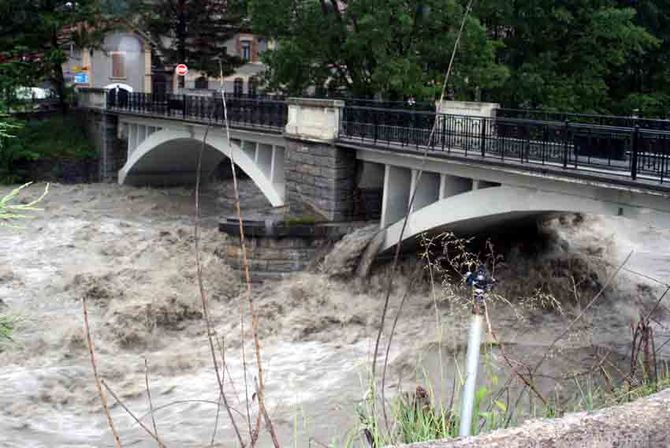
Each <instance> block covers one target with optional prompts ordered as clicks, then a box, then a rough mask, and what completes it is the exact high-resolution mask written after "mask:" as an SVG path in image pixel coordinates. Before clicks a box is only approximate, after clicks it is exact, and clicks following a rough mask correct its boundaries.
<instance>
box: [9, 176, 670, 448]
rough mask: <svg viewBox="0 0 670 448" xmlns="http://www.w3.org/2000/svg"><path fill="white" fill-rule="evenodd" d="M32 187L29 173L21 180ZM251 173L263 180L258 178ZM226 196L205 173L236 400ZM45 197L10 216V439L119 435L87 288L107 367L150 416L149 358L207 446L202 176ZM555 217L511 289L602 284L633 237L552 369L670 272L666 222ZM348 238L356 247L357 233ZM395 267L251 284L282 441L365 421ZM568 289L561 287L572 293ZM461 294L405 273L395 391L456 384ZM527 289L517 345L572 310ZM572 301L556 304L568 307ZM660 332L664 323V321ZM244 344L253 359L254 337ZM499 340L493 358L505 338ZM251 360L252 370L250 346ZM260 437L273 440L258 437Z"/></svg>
mask: <svg viewBox="0 0 670 448" xmlns="http://www.w3.org/2000/svg"><path fill="white" fill-rule="evenodd" d="M39 188H40V186H39V185H36V186H34V187H32V192H29V195H35V194H37V193H38V191H37V190H39ZM243 188H244V190H245V191H253V187H252V186H251V185H249V184H244V185H243ZM0 193H1V192H0ZM231 197H232V192H231V186H230V185H229V184H219V185H211V186H208V187H207V188H206V190H205V192H204V198H203V204H202V215H203V219H202V226H203V231H202V252H203V262H204V278H205V286H206V289H207V292H208V295H209V299H210V307H211V310H210V313H211V319H212V322H213V324H214V327H215V329H216V332H217V334H218V335H219V336H221V337H222V339H223V341H224V346H225V353H226V367H227V376H226V381H227V385H226V389H227V392H228V395H229V399H230V400H231V402H232V405H233V407H234V408H235V409H236V411H239V412H243V410H244V408H245V405H244V403H245V392H244V375H243V367H242V362H241V348H242V344H241V339H242V338H241V336H240V329H239V322H240V320H239V304H240V300H242V299H241V297H242V296H241V293H242V291H243V285H242V284H241V283H240V281H239V278H238V275H237V274H236V273H234V272H233V271H232V270H231V269H230V268H229V267H228V266H226V265H225V264H224V263H223V261H222V260H221V258H220V257H219V256H218V255H217V253H218V251H219V250H221V242H222V241H223V238H225V236H224V235H222V234H220V233H219V232H218V231H217V229H216V224H217V221H218V219H219V218H220V217H222V216H224V215H229V214H230V213H231V211H232V201H231ZM264 206H265V203H264V200H263V198H262V197H261V196H259V195H258V194H256V193H249V194H246V195H245V197H244V201H243V208H244V210H246V211H247V212H249V213H251V212H252V211H253V210H255V209H260V208H263V207H264ZM43 208H44V210H43V211H42V212H39V213H36V214H35V217H34V218H33V219H31V220H28V221H26V222H24V223H22V227H21V228H19V229H8V228H2V227H0V299H1V300H2V304H0V307H2V308H0V312H2V313H4V314H6V315H9V316H13V317H15V318H16V319H17V328H16V330H15V334H14V341H13V342H12V343H10V344H6V345H5V346H3V347H2V348H1V349H0V365H1V366H2V368H0V446H3V447H42V446H44V447H46V446H48V447H88V446H95V447H98V446H112V445H113V441H112V439H111V436H110V434H109V431H108V429H107V426H106V423H105V420H104V417H103V415H102V413H101V412H100V405H99V401H98V396H97V394H96V390H95V384H94V382H93V379H92V374H91V367H90V362H89V358H88V352H87V349H86V344H85V339H84V334H83V317H82V307H81V298H82V297H83V296H85V297H86V298H87V300H88V303H89V308H90V310H89V311H90V314H91V326H92V333H93V338H94V341H95V346H96V351H97V356H98V368H99V370H100V372H101V375H102V376H103V377H104V378H105V379H106V381H107V382H108V383H109V384H110V385H111V387H112V388H113V389H114V390H115V391H116V392H117V393H118V394H119V395H120V396H121V397H122V399H123V400H124V402H125V403H126V404H127V405H128V406H129V407H130V409H132V410H133V411H134V412H135V413H136V414H137V415H138V416H142V418H143V420H144V422H145V423H147V424H150V419H149V417H147V415H146V413H147V411H148V403H147V400H146V396H145V385H144V382H145V363H144V360H145V359H146V360H147V361H148V365H149V373H148V377H149V382H150V384H151V391H152V396H153V402H154V407H155V408H156V413H155V415H156V420H157V427H158V432H159V434H160V436H161V438H162V439H163V440H164V441H165V442H166V443H167V444H168V445H169V446H180V447H195V446H208V445H209V441H210V439H211V437H212V432H213V428H214V426H215V419H216V409H217V407H216V405H215V403H216V401H217V398H218V389H217V386H216V379H215V376H214V372H213V368H212V366H211V359H210V354H209V347H208V344H207V338H206V332H205V324H204V322H203V319H202V312H201V306H200V297H199V295H198V289H197V282H196V276H195V267H194V255H193V224H192V223H193V218H192V216H193V196H192V190H189V189H180V188H175V189H168V190H152V189H138V188H129V187H120V186H116V185H95V184H94V185H75V186H63V185H54V186H52V188H51V192H50V193H49V195H48V196H47V198H46V199H45V201H44V203H43ZM547 226H548V229H549V230H550V232H551V234H552V235H553V237H552V242H551V243H550V247H549V248H547V249H545V251H544V252H543V253H542V254H540V255H538V256H528V255H526V252H524V251H515V250H514V249H512V250H509V251H508V259H507V261H506V263H505V264H503V265H502V267H501V271H500V276H499V283H506V284H507V286H506V288H503V289H504V290H506V291H509V294H510V295H511V296H514V295H515V294H516V295H520V296H521V295H527V293H528V291H529V290H532V289H533V284H534V283H537V282H538V279H542V278H545V277H547V276H550V277H551V276H555V277H557V278H558V280H557V282H558V283H560V281H563V280H566V279H565V278H564V277H566V273H570V272H573V271H578V270H580V269H581V270H582V271H584V270H586V271H588V275H585V276H584V278H583V279H582V280H580V284H579V285H578V288H577V289H578V290H580V291H581V290H583V291H586V292H588V291H589V285H586V286H584V284H583V283H584V282H587V283H588V282H589V281H591V282H593V283H594V285H595V286H594V285H591V288H594V287H597V285H598V282H599V281H600V282H602V281H603V280H604V279H603V278H600V279H599V278H597V277H598V275H597V273H598V272H600V277H603V276H605V275H606V273H607V272H610V271H611V268H608V267H607V266H608V265H610V264H616V263H618V262H620V261H621V260H623V258H624V257H625V256H626V255H627V254H628V252H629V251H631V250H633V251H634V252H633V256H632V257H631V259H630V261H629V263H628V264H627V265H626V269H628V271H626V272H623V273H622V274H621V275H620V276H618V277H617V279H616V281H615V282H614V285H613V287H612V288H610V289H608V291H607V293H606V294H605V295H604V297H603V299H602V300H601V301H600V302H599V304H598V306H596V307H595V308H594V309H593V312H590V313H589V314H588V316H587V317H586V319H585V320H584V322H582V323H581V324H580V325H578V326H577V327H576V328H575V331H574V332H572V333H571V335H570V337H568V338H566V340H565V341H562V342H561V344H559V348H560V353H559V354H557V355H556V356H552V357H550V358H551V359H550V360H549V361H548V362H547V363H546V365H545V367H544V372H549V373H554V374H556V375H558V373H557V372H562V371H565V370H568V369H578V368H583V365H584V363H585V362H586V361H588V360H592V359H594V357H595V356H597V354H596V352H597V351H598V350H602V349H606V350H611V351H613V352H614V353H615V356H623V355H624V354H625V353H626V352H627V350H628V344H629V343H630V330H629V325H630V324H631V323H632V322H634V321H635V319H636V318H637V316H638V315H639V313H640V311H641V310H644V309H648V308H649V306H650V303H652V302H653V299H654V297H655V296H656V295H657V294H658V293H659V291H660V290H661V286H660V285H658V284H656V283H654V282H653V281H651V280H649V279H647V278H645V277H642V276H640V275H639V274H637V273H643V274H645V275H646V276H649V277H654V278H658V279H661V280H664V281H668V280H669V279H670V249H669V246H668V243H669V242H670V231H668V230H659V229H651V228H647V227H644V226H641V225H639V224H637V223H631V222H627V221H625V220H617V219H613V218H607V219H606V218H601V217H587V218H586V219H585V220H583V221H581V220H575V219H566V220H563V221H561V220H555V221H553V222H551V223H549V224H547ZM352 244H353V245H354V246H356V245H358V246H360V241H359V242H356V241H354V242H353V243H352ZM340 250H343V248H340ZM344 250H346V248H344ZM341 258H342V257H338V256H333V257H330V259H341ZM344 258H345V259H346V258H347V257H344ZM411 265H412V263H408V264H406V265H404V266H403V269H402V271H403V272H405V274H401V275H398V276H397V277H396V281H395V288H394V292H393V294H392V301H391V308H390V316H393V315H394V313H395V310H396V309H397V304H398V302H399V300H400V298H401V296H402V295H403V294H404V292H405V290H406V288H407V287H408V285H409V281H408V274H407V272H409V271H410V268H411ZM385 269H387V267H384V266H382V267H380V268H378V269H377V270H376V271H375V272H373V274H372V276H371V277H370V278H369V279H366V280H365V281H361V280H351V279H343V278H342V277H341V276H339V277H338V278H334V277H333V276H331V275H329V273H332V272H337V273H339V272H340V271H339V270H338V268H329V267H327V266H326V268H325V269H323V270H322V273H318V272H315V273H303V274H298V275H295V276H294V277H292V278H290V279H287V280H285V281H282V282H277V283H267V284H264V285H254V291H253V294H254V297H255V299H256V301H257V304H258V308H259V313H260V329H261V338H262V341H263V362H264V367H265V370H266V374H267V377H266V378H267V390H266V396H267V401H268V407H269V411H270V415H271V417H272V418H273V421H274V423H275V425H276V426H277V429H278V432H279V436H280V439H281V441H282V442H283V444H284V445H286V446H288V445H289V444H291V445H294V446H310V445H311V446H323V445H328V444H329V443H335V444H338V443H342V442H343V440H344V439H345V438H346V435H347V432H348V431H349V430H350V429H351V428H353V427H354V426H355V424H356V405H357V403H359V402H360V400H361V399H362V398H363V396H364V394H365V389H366V387H365V382H366V371H367V369H368V366H369V364H370V358H371V353H372V345H373V343H374V337H375V335H376V328H377V326H378V324H379V310H380V308H381V305H382V298H383V285H384V274H385ZM608 269H609V270H608ZM591 270H592V271H593V272H591ZM599 270H600V271H599ZM633 271H634V272H633ZM594 276H595V277H594ZM559 280H560V281H559ZM558 283H557V284H558ZM561 284H562V285H564V286H565V285H566V283H565V282H563V283H561ZM557 288H559V289H560V287H557ZM580 288H581V289H580ZM569 290H570V288H568V287H564V291H556V292H557V295H559V296H560V294H563V295H564V296H565V297H568V296H570V294H568V292H569ZM566 291H568V292H566ZM559 293H560V294H559ZM508 297H509V298H510V301H512V302H514V303H516V302H515V300H516V298H515V297H510V296H509V295H508ZM588 298H590V296H589V297H587V299H588ZM452 299H453V297H451V296H450V295H449V293H447V292H445V291H444V290H443V289H442V288H439V287H438V288H437V290H431V289H430V288H429V287H428V286H427V285H425V284H420V285H418V286H417V287H415V288H414V289H413V292H412V293H411V294H410V296H409V299H408V300H407V304H406V307H405V309H404V311H403V317H402V318H401V319H400V320H399V323H398V328H397V331H396V333H395V336H394V344H393V346H392V349H391V352H390V367H389V381H388V387H389V390H390V393H391V394H392V393H395V392H397V391H399V390H403V391H404V390H412V389H413V387H414V385H416V384H426V383H431V384H432V386H433V387H434V388H435V390H436V394H437V395H438V396H446V392H445V390H447V389H448V388H449V387H450V385H451V384H452V381H453V376H454V371H455V370H454V363H455V361H460V359H461V358H462V349H463V344H464V342H465V341H464V336H463V335H464V329H465V328H466V327H467V309H465V307H462V306H454V303H453V300H452ZM566 300H567V299H566ZM519 303H522V304H523V306H519V307H516V306H515V307H514V309H513V308H511V307H510V306H508V305H505V304H498V305H493V307H492V310H491V315H492V325H493V326H494V327H495V330H496V332H497V334H498V337H499V338H500V339H501V340H502V341H503V342H504V343H505V344H506V345H507V346H508V350H509V352H510V353H511V354H512V355H514V356H518V357H519V358H523V359H528V360H532V359H534V358H533V357H535V358H537V356H539V354H541V353H542V352H543V350H544V348H546V346H547V345H548V344H549V342H550V341H551V340H553V338H554V337H555V335H557V334H558V333H559V332H560V331H561V330H562V329H563V328H564V327H565V325H566V324H567V322H569V320H570V317H571V316H572V315H574V314H570V312H569V311H566V312H565V313H564V314H560V313H558V312H556V311H546V310H541V309H537V307H533V306H532V303H531V305H528V304H529V303H530V302H529V301H525V302H524V301H523V300H522V301H520V302H519ZM575 307H576V305H570V304H567V303H566V304H564V309H566V310H571V309H574V308H575ZM522 308H523V309H522ZM520 310H521V311H520ZM520 314H523V316H520ZM656 314H657V319H658V320H659V322H660V323H661V324H663V323H665V322H666V320H667V319H666V313H665V312H664V309H661V312H658V313H656ZM437 321H439V322H440V324H439V326H438V324H437V323H436V322H437ZM247 329H248V325H247ZM663 334H664V332H663V328H662V327H659V329H658V330H657V337H659V338H660V337H662V336H663ZM438 342H440V344H438ZM245 348H246V354H247V357H248V358H249V360H251V359H252V358H253V356H252V353H253V347H252V345H251V344H250V343H249V341H247V344H246V345H245ZM438 352H439V353H438ZM438 355H440V356H438ZM491 355H492V357H493V358H496V353H495V352H492V353H491ZM499 361H500V360H498V362H499ZM499 364H500V363H499ZM503 370H504V369H501V372H502V371H503ZM249 371H250V373H249V376H248V382H249V383H251V384H253V381H254V379H253V374H252V373H253V363H252V362H250V366H249ZM417 372H419V373H417ZM547 376H549V375H547ZM541 381H544V380H541ZM546 382H547V384H545V385H544V386H545V387H549V380H548V379H547V380H546ZM443 386H444V387H443ZM251 388H252V389H253V386H251ZM252 392H253V391H250V394H251V393H252ZM110 400H111V399H110ZM111 401H112V402H113V400H111ZM112 415H113V417H114V419H115V421H116V422H117V426H118V427H119V431H120V433H121V438H122V440H123V442H124V446H155V442H153V441H151V440H150V439H149V438H148V437H147V436H146V434H145V433H143V432H142V430H141V429H139V428H138V427H137V426H136V425H135V423H134V422H133V421H132V420H131V419H130V418H129V417H128V415H127V414H126V413H125V412H124V411H123V410H122V409H121V408H120V407H119V406H113V408H112ZM236 416H238V417H239V415H237V414H236ZM238 420H239V423H240V424H241V425H242V426H243V427H244V426H246V425H245V424H244V420H243V419H242V418H238ZM264 437H265V436H264ZM216 441H217V443H218V444H221V446H230V445H234V443H235V437H234V434H233V432H232V431H231V428H230V425H229V424H228V420H227V418H226V415H225V414H224V413H223V411H222V412H221V417H220V424H219V428H218V431H217V436H216ZM268 444H269V441H268V439H267V438H263V439H262V443H261V445H263V446H266V445H268ZM319 444H322V445H319Z"/></svg>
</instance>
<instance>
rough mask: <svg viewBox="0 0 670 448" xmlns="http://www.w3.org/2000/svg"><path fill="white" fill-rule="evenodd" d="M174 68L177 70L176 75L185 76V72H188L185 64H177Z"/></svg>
mask: <svg viewBox="0 0 670 448" xmlns="http://www.w3.org/2000/svg"><path fill="white" fill-rule="evenodd" d="M176 70H177V75H179V76H186V74H187V73H188V67H187V66H186V64H179V65H177V69H176Z"/></svg>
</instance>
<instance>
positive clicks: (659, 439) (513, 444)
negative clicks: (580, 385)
mask: <svg viewBox="0 0 670 448" xmlns="http://www.w3.org/2000/svg"><path fill="white" fill-rule="evenodd" d="M668 422H670V389H666V390H664V391H661V392H659V393H657V394H655V395H652V396H649V397H646V398H641V399H638V400H636V401H633V402H632V403H627V404H624V405H620V406H613V407H611V408H606V409H602V410H599V411H596V412H593V413H587V412H579V413H574V414H568V415H566V416H564V417H562V418H556V419H547V420H532V421H529V422H526V423H525V424H523V425H521V426H519V427H517V428H510V429H504V430H498V431H493V432H491V433H489V434H484V435H481V436H478V437H468V438H464V439H452V440H441V441H434V442H424V443H415V444H411V445H403V447H404V448H475V447H477V448H545V447H546V448H578V447H589V448H615V447H617V448H660V447H670V425H669V424H668Z"/></svg>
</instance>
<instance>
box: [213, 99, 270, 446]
mask: <svg viewBox="0 0 670 448" xmlns="http://www.w3.org/2000/svg"><path fill="white" fill-rule="evenodd" d="M221 100H222V101H223V117H224V123H225V126H226V141H227V143H228V145H229V147H230V167H231V171H232V174H233V190H234V194H235V211H236V213H237V221H238V223H239V231H240V249H241V252H242V263H243V269H244V280H245V283H246V296H247V304H248V306H249V314H250V315H251V331H252V336H253V340H254V350H255V354H256V369H257V372H258V388H257V392H256V395H257V397H258V408H259V413H258V416H257V418H256V430H255V434H256V436H258V433H259V431H260V424H261V419H262V418H264V419H265V423H266V427H267V429H268V432H269V434H270V437H271V439H272V443H273V445H274V446H275V448H279V446H280V444H279V438H278V436H277V433H276V431H275V429H274V425H273V424H272V420H271V419H270V416H269V414H268V412H267V409H266V406H265V379H264V374H263V363H262V359H261V342H260V337H259V335H258V313H257V311H256V309H255V306H254V300H253V296H252V291H251V273H250V270H249V258H248V256H247V248H246V241H245V237H244V218H243V216H242V207H241V205H240V192H239V186H238V182H237V170H236V167H235V158H234V153H235V152H234V149H233V145H232V143H231V141H230V126H229V123H228V109H227V105H226V96H225V91H224V90H223V87H222V88H221ZM242 345H243V346H244V340H243V341H242ZM245 380H246V379H245ZM245 384H246V383H245ZM247 402H248V400H247ZM253 442H255V440H253V441H252V445H253V444H254V443H253Z"/></svg>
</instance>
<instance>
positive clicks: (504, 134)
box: [340, 104, 670, 183]
mask: <svg viewBox="0 0 670 448" xmlns="http://www.w3.org/2000/svg"><path fill="white" fill-rule="evenodd" d="M620 118H623V117H620ZM664 123H665V122H664V121H663V120H645V123H643V124H640V123H635V124H634V125H632V126H613V125H604V124H596V123H592V122H572V121H570V120H564V121H551V120H539V119H529V118H508V117H472V116H460V115H447V114H436V113H435V112H427V111H416V110H401V109H384V108H375V107H361V106H353V105H350V104H348V105H347V106H346V107H345V108H344V113H343V120H342V129H341V132H340V136H341V138H342V139H345V140H354V141H360V142H362V143H367V144H373V145H375V146H376V147H384V146H386V147H389V148H393V149H396V150H411V151H421V152H423V151H425V150H430V151H433V152H438V153H446V154H451V155H459V156H462V157H469V158H478V159H480V160H482V159H486V160H495V161H499V162H516V163H521V164H539V165H547V166H554V167H557V168H561V169H565V170H575V169H576V170H581V171H584V172H587V171H591V172H593V173H601V174H609V175H614V176H624V177H627V178H629V179H632V180H640V181H649V182H658V183H663V182H667V178H668V174H670V172H669V170H670V131H669V130H665V129H664V128H663V126H664ZM433 126H434V130H433ZM431 132H432V138H431Z"/></svg>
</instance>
